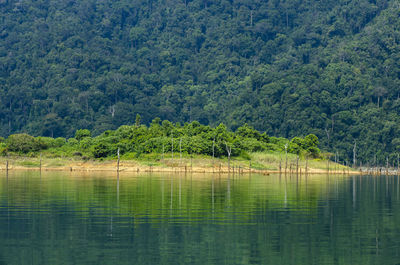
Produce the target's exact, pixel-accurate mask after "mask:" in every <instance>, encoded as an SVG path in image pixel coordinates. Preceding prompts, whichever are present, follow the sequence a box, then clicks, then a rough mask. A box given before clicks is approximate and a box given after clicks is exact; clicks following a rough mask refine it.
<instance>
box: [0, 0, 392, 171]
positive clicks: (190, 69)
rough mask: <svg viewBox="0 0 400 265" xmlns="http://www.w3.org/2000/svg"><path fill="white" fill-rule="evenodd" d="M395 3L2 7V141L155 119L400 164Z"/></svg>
mask: <svg viewBox="0 0 400 265" xmlns="http://www.w3.org/2000/svg"><path fill="white" fill-rule="evenodd" d="M399 7H400V5H399V2H398V1H397V0H392V1H385V0H346V1H344V0H335V1H334V0H326V1H318V0H303V1H301V0H286V1H284V0H269V1H265V0H263V1H261V0H254V1H246V0H243V1H233V0H232V1H225V0H221V1H209V0H194V1H189V0H182V1H171V0H164V1H161V0H160V1H156V0H147V1H141V0H134V1H131V0H129V1H128V0H115V1H110V0H103V1H95V0H82V1H74V0H53V1H50V0H40V1H33V0H18V1H14V0H0V14H1V15H0V21H1V23H0V100H1V104H0V124H1V126H0V135H2V136H7V135H9V134H12V133H15V132H27V133H30V134H33V135H43V136H53V137H57V136H64V137H70V136H73V134H74V132H75V130H76V129H81V128H88V129H90V130H91V131H93V133H94V134H100V133H101V132H103V131H105V130H107V129H116V128H117V127H119V126H120V125H122V124H132V123H134V120H135V116H136V114H137V113H139V114H140V115H141V116H142V118H143V122H145V123H150V121H151V120H152V119H153V118H154V117H160V118H162V119H169V120H172V121H174V122H177V121H180V122H183V121H193V120H198V121H200V122H201V123H203V124H210V125H213V126H215V125H217V124H219V123H220V122H224V123H225V124H227V126H228V127H230V128H231V129H233V130H235V129H236V128H237V127H239V126H240V125H241V124H244V123H245V122H247V123H249V124H250V125H252V126H254V127H255V128H256V129H258V130H261V131H266V132H267V134H269V135H273V136H282V137H289V138H291V137H293V136H295V135H303V136H305V135H307V134H309V133H313V134H315V135H317V136H318V137H319V139H320V141H321V145H322V148H323V149H325V150H328V151H331V152H333V153H336V152H338V153H339V156H341V157H346V158H347V159H349V160H350V158H352V152H353V146H354V143H355V142H356V143H357V148H356V150H357V158H358V160H359V161H363V163H367V162H372V161H374V160H375V154H377V156H376V160H377V161H378V162H380V163H386V156H389V157H390V163H392V162H393V161H395V160H397V152H399V151H400V137H399V135H400V134H399V133H400V119H399V116H398V114H399V112H400V108H399V106H400V100H399V92H400V90H399V83H400V82H399V77H400V68H399V67H398V64H399V57H400V51H399V41H400V34H399V32H400V31H399V28H400V19H399Z"/></svg>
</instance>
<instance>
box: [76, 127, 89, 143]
mask: <svg viewBox="0 0 400 265" xmlns="http://www.w3.org/2000/svg"><path fill="white" fill-rule="evenodd" d="M91 136H92V134H91V133H90V131H89V130H88V129H80V130H77V131H76V132H75V139H76V140H78V141H81V140H82V139H84V138H87V137H91Z"/></svg>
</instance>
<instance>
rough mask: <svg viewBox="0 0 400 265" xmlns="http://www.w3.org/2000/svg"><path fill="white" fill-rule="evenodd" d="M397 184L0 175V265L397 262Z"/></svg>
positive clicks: (386, 179) (390, 179)
mask: <svg viewBox="0 0 400 265" xmlns="http://www.w3.org/2000/svg"><path fill="white" fill-rule="evenodd" d="M399 195H400V193H399V178H398V177H397V176H380V177H376V176H339V175H338V176H332V175H330V176H327V175H321V176H320V175H315V176H314V175H313V176H308V177H305V176H301V177H300V176H295V175H294V176H284V175H282V176H279V175H270V176H264V175H251V176H249V175H240V176H239V175H234V176H232V175H231V176H229V177H228V176H227V175H218V174H217V175H205V174H193V175H192V174H187V175H185V174H178V173H177V174H172V173H171V174H165V173H164V174H156V173H154V174H127V173H126V174H121V175H120V176H119V178H117V176H116V174H112V173H107V174H105V173H87V174H83V173H75V172H42V174H40V172H33V171H32V172H30V171H20V172H15V171H12V172H10V173H9V175H8V176H6V174H5V172H0V264H400V198H399Z"/></svg>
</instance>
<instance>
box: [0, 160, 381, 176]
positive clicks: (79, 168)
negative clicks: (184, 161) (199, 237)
mask: <svg viewBox="0 0 400 265" xmlns="http://www.w3.org/2000/svg"><path fill="white" fill-rule="evenodd" d="M15 161H16V160H9V162H10V163H9V164H8V169H7V164H6V163H4V162H3V163H1V165H0V171H7V170H8V171H22V170H25V171H26V170H28V171H31V170H32V171H64V172H68V171H69V172H117V171H118V172H119V173H152V172H154V173H208V174H209V173H214V174H261V175H269V174H286V175H308V174H310V175H313V174H334V175H359V174H366V173H368V172H360V171H354V170H350V169H339V170H335V169H330V170H326V169H316V168H307V170H306V169H305V168H303V167H299V168H298V170H296V169H295V168H294V169H292V170H289V169H288V170H286V172H285V169H281V170H277V169H257V168H251V169H250V168H249V167H248V166H247V167H245V166H242V165H239V166H238V165H234V166H231V167H230V168H228V166H226V165H223V166H222V164H221V163H219V164H218V165H217V164H215V165H214V166H213V165H193V166H190V165H189V166H188V165H143V164H140V163H138V162H137V161H121V162H120V164H119V169H118V163H117V162H115V161H79V162H78V161H74V162H70V161H65V164H64V165H57V166H54V165H46V163H43V164H42V166H24V165H18V164H17V163H15ZM23 161H30V159H24V160H23ZM68 162H69V163H68ZM383 173H384V172H383Z"/></svg>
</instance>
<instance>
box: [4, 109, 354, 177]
mask: <svg viewBox="0 0 400 265" xmlns="http://www.w3.org/2000/svg"><path fill="white" fill-rule="evenodd" d="M318 144H319V141H318V138H317V136H315V135H313V134H309V135H306V136H305V137H294V138H292V139H290V140H289V139H286V138H282V137H273V136H269V135H267V134H266V133H265V132H264V133H261V132H259V131H257V130H255V129H254V128H253V127H251V126H249V125H247V124H244V125H242V126H241V127H239V128H237V129H236V130H235V131H230V130H228V128H227V127H226V126H225V125H224V124H222V123H221V124H219V125H218V126H216V127H211V126H208V125H202V124H200V123H199V122H197V121H193V122H191V123H184V124H180V123H172V122H170V121H168V120H164V121H161V119H159V118H155V119H154V120H153V121H152V122H151V124H150V125H149V126H146V125H143V124H141V123H140V116H139V115H138V116H137V117H136V123H135V124H134V125H123V126H121V127H119V128H118V129H117V130H107V131H105V132H103V133H102V134H100V135H98V136H95V137H92V134H91V132H90V131H89V130H88V129H80V130H77V131H76V133H75V137H73V138H69V139H66V138H61V137H59V138H52V137H41V136H39V137H34V136H31V135H28V134H25V133H20V134H13V135H10V136H9V137H8V138H7V139H4V138H1V139H0V154H1V168H2V169H6V170H8V169H42V168H43V169H44V170H70V171H80V170H88V171H89V170H90V171H95V170H116V169H117V170H118V171H136V172H149V171H158V172H165V171H174V172H176V171H180V172H182V171H184V172H188V171H189V172H214V173H215V172H220V173H227V172H232V173H239V174H240V173H246V172H262V173H296V174H302V173H303V174H307V173H325V172H331V173H343V172H345V171H346V172H347V173H348V172H349V168H348V167H346V166H343V165H340V164H339V163H334V162H333V161H330V160H329V153H322V152H321V150H320V149H319V148H318ZM336 162H338V161H336Z"/></svg>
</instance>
